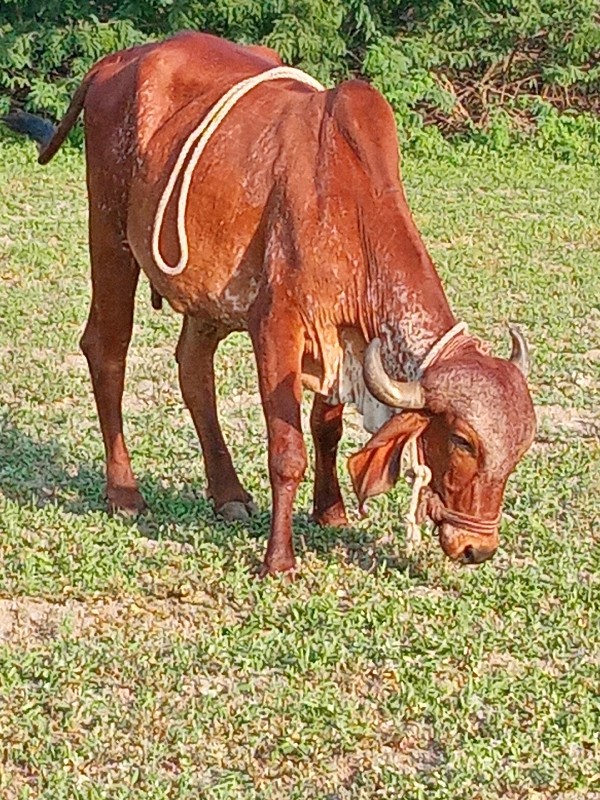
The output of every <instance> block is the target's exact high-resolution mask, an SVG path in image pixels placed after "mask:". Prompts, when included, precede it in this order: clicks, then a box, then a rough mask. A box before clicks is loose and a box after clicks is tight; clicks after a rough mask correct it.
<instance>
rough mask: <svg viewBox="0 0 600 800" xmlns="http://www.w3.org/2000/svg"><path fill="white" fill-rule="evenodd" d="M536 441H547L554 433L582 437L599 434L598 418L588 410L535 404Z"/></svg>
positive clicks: (599, 423)
mask: <svg viewBox="0 0 600 800" xmlns="http://www.w3.org/2000/svg"><path fill="white" fill-rule="evenodd" d="M535 412H536V416H537V420H538V435H537V441H538V442H547V441H549V440H551V439H552V438H553V437H554V436H556V434H562V435H564V434H567V435H569V434H570V435H571V436H577V437H582V438H591V437H593V436H598V435H600V418H599V417H598V416H597V415H596V414H592V413H591V412H590V411H587V410H585V409H579V408H564V407H563V406H559V405H549V406H536V409H535Z"/></svg>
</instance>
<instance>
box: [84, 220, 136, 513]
mask: <svg viewBox="0 0 600 800" xmlns="http://www.w3.org/2000/svg"><path fill="white" fill-rule="evenodd" d="M90 211H91V226H90V250H91V261H92V302H91V308H90V314H89V318H88V321H87V325H86V328H85V331H84V333H83V336H82V338H81V349H82V350H83V353H84V355H85V357H86V358H87V361H88V365H89V369H90V375H91V378H92V385H93V389H94V397H95V399H96V406H97V409H98V416H99V419H100V427H101V429H102V437H103V439H104V448H105V451H106V498H107V504H108V509H109V511H111V512H114V511H122V512H124V513H126V514H138V513H139V512H141V511H143V509H144V508H145V503H144V499H143V497H142V495H141V494H140V492H139V491H138V487H137V482H136V480H135V477H134V475H133V471H132V469H131V462H130V459H129V453H128V451H127V446H126V444H125V439H124V436H123V414H122V409H121V403H122V398H123V385H124V379H125V359H126V357H127V349H128V347H129V342H130V339H131V331H132V328H133V308H134V299H135V290H136V287H137V282H138V276H139V267H138V265H137V263H136V262H135V260H134V258H133V256H132V255H131V253H130V251H129V250H128V249H127V247H126V246H124V245H123V242H122V241H121V239H120V237H119V236H118V233H117V231H116V229H115V228H114V227H113V226H112V225H111V224H109V223H108V222H107V223H104V221H103V220H99V219H98V215H97V214H96V213H95V210H94V209H93V208H92V209H90Z"/></svg>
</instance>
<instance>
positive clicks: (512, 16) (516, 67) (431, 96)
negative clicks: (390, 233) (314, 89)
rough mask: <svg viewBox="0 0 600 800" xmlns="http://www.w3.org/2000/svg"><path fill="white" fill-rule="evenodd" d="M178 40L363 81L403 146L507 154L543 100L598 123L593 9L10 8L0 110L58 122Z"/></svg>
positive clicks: (1, 57)
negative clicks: (485, 146) (119, 56)
mask: <svg viewBox="0 0 600 800" xmlns="http://www.w3.org/2000/svg"><path fill="white" fill-rule="evenodd" d="M183 28H190V29H195V30H205V31H208V32H211V33H215V34H217V35H221V36H226V37H228V38H230V39H233V40H234V41H240V42H246V43H250V42H262V43H263V44H267V45H270V46H271V47H273V48H275V49H276V50H277V51H278V52H279V53H280V54H281V56H282V57H283V59H284V61H286V63H289V64H292V65H294V66H299V67H300V68H303V69H306V70H307V71H308V72H310V73H311V74H313V75H315V77H317V78H319V79H320V80H322V81H323V82H324V83H325V84H326V85H331V84H332V83H333V82H336V81H339V80H342V79H344V78H347V77H350V76H359V77H360V76H362V77H365V78H367V79H368V80H371V81H372V82H373V83H374V84H375V85H376V86H377V87H378V88H379V89H380V90H381V91H382V92H383V93H384V94H385V95H386V97H387V98H388V100H389V101H390V103H391V104H392V106H393V108H394V111H395V112H396V117H397V119H398V122H399V124H400V126H401V129H402V133H403V138H409V139H410V138H411V137H414V136H415V135H418V136H420V134H419V130H420V128H422V126H423V123H424V121H427V122H430V121H434V122H435V123H437V124H438V125H439V126H440V127H441V128H442V129H443V130H445V131H449V132H456V131H460V132H461V133H469V134H471V135H472V134H473V133H474V132H478V135H479V138H481V132H483V133H484V134H485V135H488V134H489V139H490V142H491V144H492V145H493V146H494V147H496V148H500V147H506V146H508V145H509V144H511V143H512V141H513V139H514V133H515V130H516V131H523V130H524V129H526V130H527V131H529V132H535V130H536V124H535V121H536V120H535V115H534V107H535V106H536V102H537V98H539V97H541V98H543V99H544V102H546V103H548V104H550V105H552V106H553V107H555V108H558V109H561V110H563V109H572V108H574V109H576V110H580V111H582V110H583V111H591V112H594V111H596V112H597V111H598V110H599V101H598V97H599V96H600V64H599V63H598V57H597V54H598V52H600V22H599V18H598V14H597V3H596V0H566V2H565V0H511V1H510V2H509V1H508V0H486V1H485V2H467V1H466V0H443V2H439V0H425V1H424V2H420V3H418V4H416V5H415V4H412V3H409V2H408V1H407V0H403V1H402V2H395V1H394V0H375V2H365V0H268V1H267V2H260V0H210V1H209V2H204V1H203V0H148V2H145V1H144V2H142V0H126V2H116V0H109V2H100V0H92V2H89V0H70V1H69V2H68V3H67V2H61V3H47V4H40V3H39V2H32V1H31V2H25V3H17V2H10V3H5V4H4V6H3V10H2V11H0V32H1V33H2V35H0V110H6V109H7V108H8V106H9V104H10V102H13V103H16V104H18V105H21V106H24V107H26V108H28V109H29V110H32V111H37V112H40V111H45V112H46V113H48V114H51V115H53V116H54V117H55V118H58V117H60V116H61V114H62V113H63V112H64V108H65V105H66V102H67V98H68V97H69V96H70V95H71V94H72V93H73V91H74V90H75V87H76V85H77V84H78V82H79V81H80V80H81V77H82V76H83V74H84V73H85V72H86V70H87V69H88V68H89V67H90V66H91V65H92V63H93V62H94V61H96V60H97V59H98V58H100V57H101V56H102V55H104V54H105V53H108V52H112V51H114V50H118V49H122V48H124V47H129V46H131V45H134V44H138V43H140V42H142V41H147V40H149V39H155V38H162V37H165V36H168V35H170V34H172V33H174V32H176V31H178V30H181V29H183ZM44 87H45V88H44ZM2 92H4V93H5V95H4V97H3V96H2ZM500 112H501V113H500ZM503 115H504V116H503ZM499 119H502V123H501V126H500V127H506V128H507V130H508V132H509V136H508V140H509V141H506V137H505V136H504V134H503V133H499V123H498V120H499Z"/></svg>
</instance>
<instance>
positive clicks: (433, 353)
mask: <svg viewBox="0 0 600 800" xmlns="http://www.w3.org/2000/svg"><path fill="white" fill-rule="evenodd" d="M468 330H469V326H468V325H467V323H466V322H457V323H456V325H454V326H453V327H452V328H450V330H449V331H448V332H447V333H445V334H444V335H443V336H442V338H441V339H439V340H438V341H437V342H436V343H435V344H434V345H433V347H432V348H431V350H430V351H429V352H428V353H427V355H426V356H425V358H424V359H423V361H421V365H420V366H419V370H418V376H417V380H421V378H422V377H423V374H424V372H425V370H426V369H427V367H430V366H431V365H432V364H433V362H434V361H435V360H436V358H437V357H438V356H439V354H440V353H441V352H442V350H443V349H444V348H445V347H446V345H447V344H448V342H450V341H452V339H454V337H455V336H458V334H459V333H467V331H468Z"/></svg>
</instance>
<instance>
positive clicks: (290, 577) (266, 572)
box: [258, 561, 297, 583]
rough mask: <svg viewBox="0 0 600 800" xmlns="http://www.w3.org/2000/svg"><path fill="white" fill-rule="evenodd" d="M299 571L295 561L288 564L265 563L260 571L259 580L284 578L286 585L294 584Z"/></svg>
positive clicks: (287, 562)
mask: <svg viewBox="0 0 600 800" xmlns="http://www.w3.org/2000/svg"><path fill="white" fill-rule="evenodd" d="M296 575H297V569H296V563H295V562H294V561H291V562H289V561H286V562H269V563H267V562H266V561H265V562H263V564H262V565H261V567H260V569H259V571H258V577H259V578H283V580H284V581H285V582H286V583H293V582H294V581H295V580H296Z"/></svg>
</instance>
